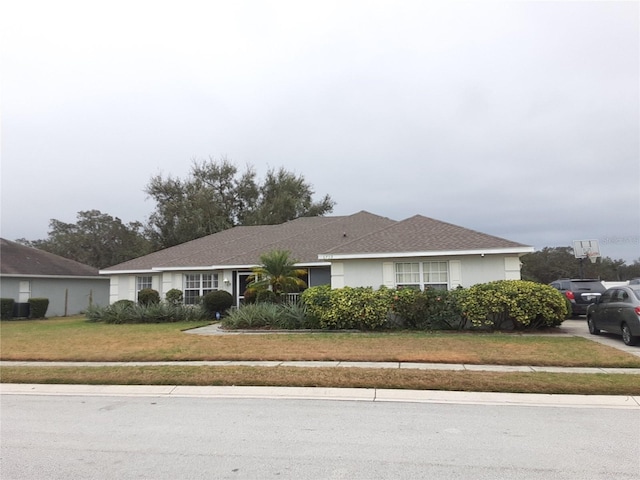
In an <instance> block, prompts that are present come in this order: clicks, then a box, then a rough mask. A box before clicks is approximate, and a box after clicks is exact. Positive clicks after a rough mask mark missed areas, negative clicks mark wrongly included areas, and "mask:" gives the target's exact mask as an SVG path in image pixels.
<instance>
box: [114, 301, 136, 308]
mask: <svg viewBox="0 0 640 480" xmlns="http://www.w3.org/2000/svg"><path fill="white" fill-rule="evenodd" d="M112 306H117V307H118V308H133V307H135V306H136V302H134V301H133V300H117V301H115V302H114V303H113V305H112Z"/></svg>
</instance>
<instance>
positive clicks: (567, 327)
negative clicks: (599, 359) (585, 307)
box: [560, 318, 640, 357]
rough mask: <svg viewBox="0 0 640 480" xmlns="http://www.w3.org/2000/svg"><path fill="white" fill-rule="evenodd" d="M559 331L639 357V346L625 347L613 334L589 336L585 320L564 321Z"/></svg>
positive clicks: (620, 337) (619, 337)
mask: <svg viewBox="0 0 640 480" xmlns="http://www.w3.org/2000/svg"><path fill="white" fill-rule="evenodd" d="M560 330H562V331H563V332H566V333H568V334H570V335H574V336H576V337H584V338H586V339H587V340H591V341H593V342H598V343H601V344H603V345H607V346H608V347H613V348H617V349H618V350H622V351H623V352H627V353H630V354H631V355H636V356H638V357H640V346H635V347H630V346H628V345H625V344H624V342H623V341H622V336H621V335H614V334H613V333H608V332H602V333H601V334H600V335H591V334H590V333H589V328H588V327H587V319H586V318H580V319H575V320H573V319H572V320H565V321H564V322H562V326H560Z"/></svg>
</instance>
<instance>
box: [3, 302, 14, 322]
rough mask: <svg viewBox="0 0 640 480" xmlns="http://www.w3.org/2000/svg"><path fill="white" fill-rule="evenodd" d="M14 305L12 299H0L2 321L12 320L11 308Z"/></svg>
mask: <svg viewBox="0 0 640 480" xmlns="http://www.w3.org/2000/svg"><path fill="white" fill-rule="evenodd" d="M15 303H16V302H15V300H14V299H13V298H0V318H1V319H2V320H11V319H12V318H13V306H14V305H15Z"/></svg>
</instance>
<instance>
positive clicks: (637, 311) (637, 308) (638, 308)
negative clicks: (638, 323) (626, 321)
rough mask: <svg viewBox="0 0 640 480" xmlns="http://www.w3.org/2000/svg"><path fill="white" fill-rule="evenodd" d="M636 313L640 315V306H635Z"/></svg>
mask: <svg viewBox="0 0 640 480" xmlns="http://www.w3.org/2000/svg"><path fill="white" fill-rule="evenodd" d="M634 310H635V312H636V315H638V316H639V317H640V307H636V308H634Z"/></svg>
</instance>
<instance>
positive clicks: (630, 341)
mask: <svg viewBox="0 0 640 480" xmlns="http://www.w3.org/2000/svg"><path fill="white" fill-rule="evenodd" d="M622 341H623V342H624V344H625V345H635V344H637V343H638V337H634V336H633V335H631V329H630V328H629V325H627V324H626V323H623V324H622Z"/></svg>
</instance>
